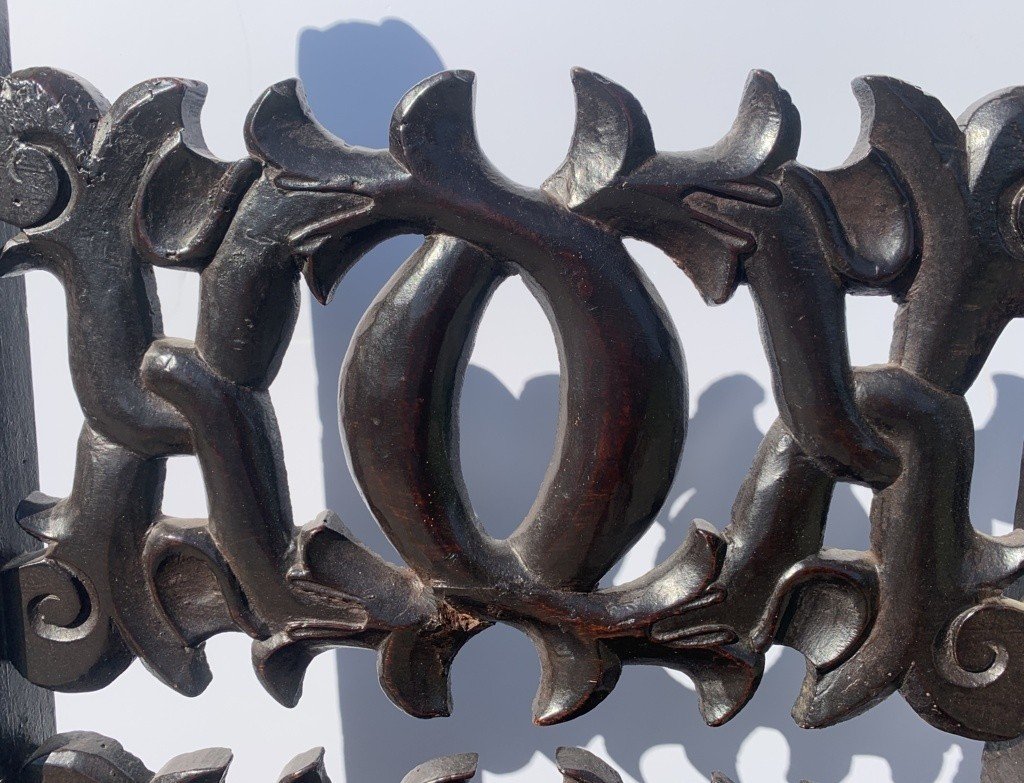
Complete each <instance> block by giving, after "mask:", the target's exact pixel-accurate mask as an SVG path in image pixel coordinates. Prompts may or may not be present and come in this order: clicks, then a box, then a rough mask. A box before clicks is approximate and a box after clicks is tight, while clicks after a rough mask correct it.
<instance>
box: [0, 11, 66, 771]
mask: <svg viewBox="0 0 1024 783" xmlns="http://www.w3.org/2000/svg"><path fill="white" fill-rule="evenodd" d="M0 69H2V71H0V73H3V74H8V73H10V72H11V47H10V36H9V22H8V10H7V2H6V0H0ZM12 233H13V231H12V229H11V228H10V226H7V225H6V224H3V223H0V240H2V241H4V242H6V241H7V239H8V238H10V236H11V235H12ZM38 482H39V465H38V461H37V458H36V432H35V416H34V414H33V405H32V368H31V365H30V363H29V347H28V319H27V313H26V307H25V281H24V278H21V277H16V278H12V279H7V280H0V562H7V561H8V560H10V559H11V558H12V557H14V556H15V555H18V554H20V553H21V552H23V551H25V550H26V549H30V548H34V547H35V546H38V545H37V544H35V543H34V542H33V541H32V540H31V539H30V538H29V537H28V536H26V535H25V534H24V533H22V532H21V530H20V529H19V528H18V526H17V524H15V521H14V510H15V508H16V507H17V505H18V502H19V501H20V500H21V499H22V498H23V497H25V495H27V494H28V493H29V492H31V491H32V490H34V489H36V488H37V486H38ZM2 589H3V587H2V585H0V590H2ZM2 606H3V602H2V601H0V611H2ZM3 628H4V624H3V623H0V637H2V635H3ZM53 732H54V717H53V694H52V693H50V692H48V691H44V690H42V689H41V688H37V687H35V686H34V685H30V684H29V683H28V682H26V681H25V680H24V679H22V677H21V675H19V674H18V673H17V672H16V671H15V669H14V667H13V666H12V665H11V664H10V663H9V662H8V661H7V660H6V656H0V782H2V783H8V781H11V780H13V778H14V773H15V771H16V769H17V766H18V764H19V762H20V761H21V760H22V759H23V758H24V757H25V755H26V754H27V752H29V751H30V750H31V749H32V748H33V747H34V746H35V745H36V744H37V743H38V742H40V741H41V740H42V739H43V738H45V737H47V736H49V735H50V734H52V733H53Z"/></svg>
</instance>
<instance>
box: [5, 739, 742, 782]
mask: <svg viewBox="0 0 1024 783" xmlns="http://www.w3.org/2000/svg"><path fill="white" fill-rule="evenodd" d="M231 760H232V758H231V751H229V750H228V749H227V748H207V749H206V750H199V751H196V752H194V753H186V754H183V755H181V756H176V757H175V758H173V759H171V760H170V761H169V762H167V763H166V764H165V765H164V766H163V767H161V769H160V770H159V771H158V772H152V771H150V770H149V769H147V768H146V766H145V765H144V764H143V763H142V761H141V760H140V759H138V758H136V757H135V756H133V755H132V754H131V753H129V752H128V751H126V750H125V749H124V748H123V747H121V744H120V743H118V742H116V741H115V740H112V739H109V738H108V737H104V736H102V735H99V734H94V733H92V732H88V731H75V732H69V733H67V734H57V735H55V736H53V737H51V738H50V739H49V740H48V741H46V742H45V743H43V744H42V745H41V746H40V747H39V749H38V750H37V751H36V752H35V753H33V754H32V755H31V756H30V757H29V758H28V759H27V760H26V762H25V764H24V766H23V767H22V769H21V774H20V776H19V778H18V783H223V781H224V780H225V779H226V777H227V772H228V767H229V766H230V764H231ZM476 764H477V754H475V753H459V754H456V755H453V756H442V757H440V758H436V759H432V760H430V761H427V762H425V763H423V764H420V765H419V766H418V767H416V768H415V769H413V770H411V771H410V772H409V774H408V775H406V776H405V777H404V778H403V779H402V781H401V783H465V781H469V780H472V779H473V778H474V777H475V775H476ZM555 764H556V765H557V767H558V771H559V772H561V773H562V783H622V777H621V776H620V775H619V773H618V772H616V771H615V770H614V769H612V768H611V767H609V766H608V765H607V764H605V763H604V762H603V761H601V759H599V758H598V757H597V756H595V755H594V754H593V753H590V752H589V751H586V750H584V749H583V748H569V747H566V748H559V749H558V750H557V751H556V753H555ZM277 783H331V779H330V778H329V777H328V776H327V771H326V770H325V768H324V749H323V748H313V749H312V750H309V751H307V752H305V753H300V754H299V755H298V756H296V757H295V758H294V759H292V760H291V761H290V762H288V764H287V765H285V768H284V769H283V770H282V771H281V775H280V776H279V777H278V781H277ZM711 783H732V781H730V780H729V778H727V777H726V776H725V775H723V774H722V773H720V772H715V773H712V775H711Z"/></svg>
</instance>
